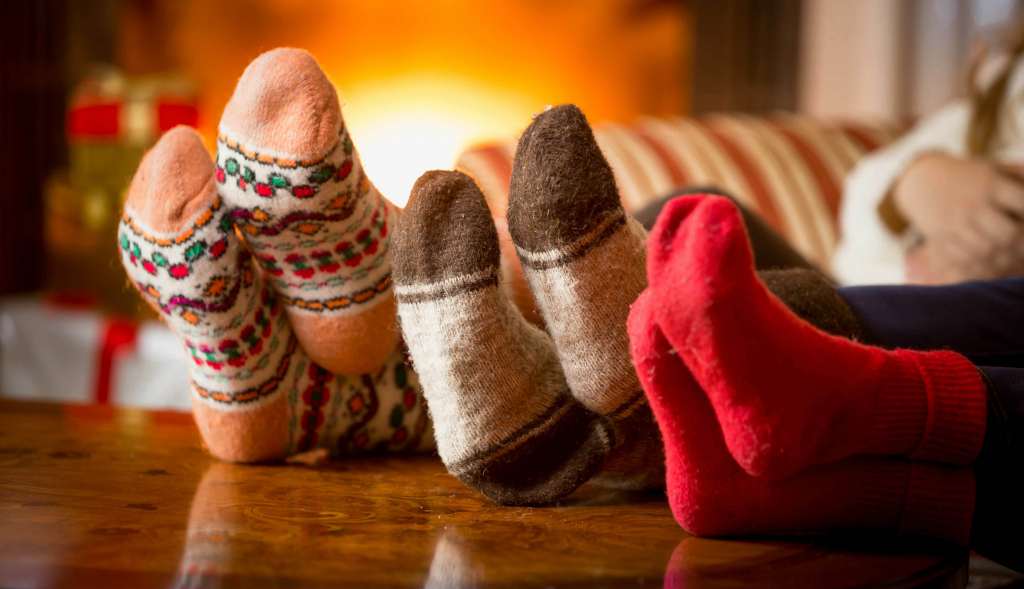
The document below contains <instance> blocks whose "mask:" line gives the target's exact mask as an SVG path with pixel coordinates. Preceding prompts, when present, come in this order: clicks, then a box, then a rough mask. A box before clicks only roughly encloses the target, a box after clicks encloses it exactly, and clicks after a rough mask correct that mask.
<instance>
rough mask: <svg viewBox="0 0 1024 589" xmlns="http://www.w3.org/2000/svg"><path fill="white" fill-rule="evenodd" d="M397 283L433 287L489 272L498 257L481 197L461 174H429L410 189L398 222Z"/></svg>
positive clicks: (436, 172) (477, 189) (489, 218)
mask: <svg viewBox="0 0 1024 589" xmlns="http://www.w3.org/2000/svg"><path fill="white" fill-rule="evenodd" d="M392 246H393V247H394V248H395V256H394V273H395V280H396V282H399V283H402V284H413V283H420V282H434V281H437V280H439V279H443V278H445V277H446V276H452V277H454V276H460V275H465V274H473V273H479V272H486V271H488V270H493V271H494V272H495V273H496V272H497V267H498V263H499V258H500V252H499V249H498V235H497V233H496V231H495V229H494V223H493V222H492V221H491V215H490V212H489V211H488V209H487V203H486V201H485V200H484V196H483V193H481V192H480V189H479V188H478V187H477V185H476V183H474V182H473V180H472V178H470V177H469V176H467V175H465V174H463V173H461V172H450V171H431V172H427V173H425V174H423V175H422V176H420V178H419V180H417V181H416V184H415V185H414V186H413V188H412V193H411V195H410V197H409V204H408V206H407V207H406V209H405V211H404V213H403V215H402V216H401V218H400V219H399V222H398V227H397V230H396V231H395V235H394V241H393V243H392Z"/></svg>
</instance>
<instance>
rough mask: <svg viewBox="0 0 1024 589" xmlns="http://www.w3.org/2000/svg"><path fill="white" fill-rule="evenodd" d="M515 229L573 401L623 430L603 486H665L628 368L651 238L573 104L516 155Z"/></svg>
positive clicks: (536, 129) (535, 127)
mask: <svg viewBox="0 0 1024 589" xmlns="http://www.w3.org/2000/svg"><path fill="white" fill-rule="evenodd" d="M508 226H509V232H510V233H511V236H512V240H513V242H514V243H515V247H516V251H517V253H518V255H519V260H520V262H521V263H522V267H523V271H524V273H525V275H526V279H527V282H528V283H529V286H530V290H531V292H532V293H533V296H534V298H535V300H536V301H537V306H538V307H539V308H540V310H541V314H542V316H543V318H544V322H545V325H546V326H547V329H548V332H549V333H550V334H551V337H552V339H553V340H554V343H555V348H556V349H557V352H558V359H559V362H560V363H561V365H562V370H563V371H564V372H565V377H566V381H567V382H568V384H569V389H570V390H571V391H572V394H573V396H574V397H575V398H576V399H577V400H578V401H579V402H580V403H581V404H582V405H584V406H585V407H587V408H588V409H590V410H591V411H594V412H596V413H598V414H600V415H604V416H606V417H608V418H609V419H610V420H611V422H612V423H614V424H615V426H616V440H617V443H618V447H617V448H616V450H615V452H613V454H612V455H611V456H610V457H609V462H608V464H607V465H606V468H605V471H606V474H607V475H609V476H608V477H602V478H603V479H606V480H605V481H604V482H607V483H610V484H615V485H617V486H627V487H648V486H655V485H657V486H660V485H661V482H662V479H663V476H662V475H663V457H662V454H661V444H660V442H659V440H658V438H657V430H656V427H655V425H654V423H653V421H652V419H651V416H650V410H649V409H648V407H647V406H646V401H645V399H644V395H643V391H642V390H641V389H640V384H639V383H638V382H637V378H636V374H635V373H634V372H633V369H632V366H631V365H630V362H629V341H628V338H627V336H626V317H627V316H628V314H629V305H630V303H632V302H633V300H634V299H635V298H636V296H637V295H638V294H640V291H642V290H643V289H644V287H645V286H646V283H647V281H646V276H645V275H644V254H645V249H644V240H645V238H646V232H645V231H644V229H643V228H642V227H641V226H640V224H639V223H637V222H636V221H635V220H634V219H633V218H632V217H630V216H629V215H627V214H626V213H625V211H624V210H623V208H622V205H621V204H620V199H619V192H618V189H617V188H616V186H615V179H614V177H613V175H612V170H611V168H610V167H609V165H608V162H607V161H606V160H605V159H604V156H603V155H602V154H601V150H600V148H599V147H598V145H597V143H596V141H595V140H594V135H593V133H592V132H591V129H590V126H589V125H588V123H587V120H586V118H585V117H584V116H583V113H582V112H580V110H579V109H578V108H576V107H575V106H572V105H565V106H558V107H555V108H552V109H549V110H547V111H545V112H544V113H541V114H540V115H538V116H537V117H536V118H535V119H534V121H533V123H532V124H531V125H530V126H529V127H528V128H527V129H526V131H525V132H524V133H523V135H522V137H521V138H520V140H519V146H518V148H517V149H516V155H515V162H514V164H513V170H512V182H511V187H510V191H509V209H508Z"/></svg>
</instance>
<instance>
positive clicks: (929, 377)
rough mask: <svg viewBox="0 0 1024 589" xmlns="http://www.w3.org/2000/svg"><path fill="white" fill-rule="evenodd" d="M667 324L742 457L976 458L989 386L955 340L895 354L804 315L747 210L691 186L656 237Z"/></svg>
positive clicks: (656, 274)
mask: <svg viewBox="0 0 1024 589" xmlns="http://www.w3.org/2000/svg"><path fill="white" fill-rule="evenodd" d="M647 264H648V277H649V280H650V284H651V287H650V288H651V289H652V290H653V291H654V292H655V293H656V296H657V297H658V298H659V300H661V301H662V302H663V304H662V305H661V306H660V307H659V308H658V309H657V313H658V322H659V325H660V326H661V328H662V330H664V333H665V335H666V337H667V338H668V339H669V341H670V342H672V344H673V346H674V347H675V349H677V350H678V351H679V353H680V354H681V355H682V357H683V359H684V360H685V362H686V364H687V366H689V367H690V370H691V371H692V373H693V375H694V377H695V378H696V379H697V381H698V382H699V383H700V386H701V388H702V389H703V390H704V391H705V393H706V394H707V395H708V397H709V399H710V401H711V404H712V405H713V406H714V408H715V413H716V414H717V416H718V420H719V423H721V426H722V430H723V431H724V434H725V440H726V444H727V445H728V447H729V449H730V451H731V452H732V455H733V456H734V457H735V458H736V461H737V462H738V463H739V464H740V466H742V467H743V468H744V470H746V471H747V472H749V473H751V474H754V475H765V476H771V477H784V476H787V475H789V474H792V473H794V472H798V471H801V470H803V469H805V468H806V467H808V466H810V465H812V464H824V463H829V462H834V461H836V460H840V459H842V458H845V457H847V456H852V455H856V454H878V455H902V456H906V457H909V458H913V459H916V460H928V461H935V462H944V463H947V464H969V463H971V462H972V461H973V460H974V458H975V457H976V456H977V454H978V451H979V450H980V448H981V444H982V440H983V437H984V430H985V412H986V406H985V386H984V383H983V381H982V378H981V376H980V375H979V374H978V372H977V370H976V369H975V368H974V366H972V365H971V363H970V362H969V361H968V360H967V359H966V358H964V357H963V356H960V355H959V354H956V353H953V352H947V351H938V352H915V351H909V350H897V351H888V350H883V349H880V348H872V347H868V346H864V345H861V344H858V343H856V342H851V341H850V340H847V339H844V338H841V337H836V336H832V335H828V334H826V333H824V332H822V331H819V330H818V329H816V328H815V327H813V326H812V325H810V324H809V323H807V322H805V321H803V320H801V319H799V318H798V317H797V316H796V315H794V314H793V313H792V312H791V311H789V309H787V308H786V307H785V306H784V305H783V304H782V303H781V302H780V301H779V300H778V299H777V298H776V297H775V296H773V295H772V294H771V293H770V292H769V291H768V290H767V289H766V288H765V286H764V284H763V283H762V282H761V281H760V280H759V279H758V278H757V275H756V274H755V272H754V269H753V261H752V255H751V251H750V244H749V241H748V240H747V237H746V233H745V232H744V229H743V224H742V221H741V219H740V216H739V213H738V212H737V210H736V207H735V206H734V205H733V204H732V203H730V202H729V201H728V200H726V199H723V198H721V197H713V196H707V197H703V196H699V195H698V196H687V197H684V198H680V199H677V200H675V201H673V202H671V203H669V205H668V206H667V207H666V208H665V210H664V211H663V212H662V214H661V216H660V217H659V219H658V223H657V225H655V228H654V230H653V231H652V233H651V236H650V239H649V241H648V260H647Z"/></svg>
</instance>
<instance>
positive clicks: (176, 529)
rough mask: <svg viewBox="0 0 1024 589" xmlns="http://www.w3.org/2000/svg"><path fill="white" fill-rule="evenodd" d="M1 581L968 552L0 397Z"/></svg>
mask: <svg viewBox="0 0 1024 589" xmlns="http://www.w3.org/2000/svg"><path fill="white" fill-rule="evenodd" d="M0 522H2V524H0V586H3V587H35V586H76V587H101V586H102V587H148V586H161V587H166V586H178V587H199V586H246V587H252V586H259V587H303V586H326V585H349V586H358V587H373V586H403V587H419V586H428V587H467V586H469V587H474V586H480V587H482V586H507V587H523V586H548V585H553V586H566V585H568V586H592V585H603V586H624V585H628V586H633V585H637V586H659V585H662V584H663V583H664V584H665V585H667V586H687V587H691V586H696V587H700V586H711V587H718V586H722V587H738V586H750V585H754V584H757V585H764V584H769V585H771V584H774V585H784V586H794V585H796V584H801V585H802V584H811V585H814V586H821V587H827V586H835V587H845V586H862V585H865V584H874V583H878V582H884V583H889V584H894V585H897V586H899V585H914V584H917V583H920V582H936V583H938V584H939V585H943V584H952V585H955V584H957V583H960V584H962V582H963V580H964V577H963V571H964V564H965V558H966V556H965V555H964V554H962V553H958V552H953V553H942V552H941V551H940V552H939V553H935V552H932V553H931V554H928V553H922V552H916V553H915V552H908V551H906V550H905V549H904V550H902V551H898V552H897V551H892V550H887V551H884V553H879V552H877V551H876V552H874V553H872V552H865V551H864V550H855V549H850V548H825V547H823V546H821V545H815V544H800V543H778V542H739V541H716V540H703V539H697V538H689V537H686V536H685V534H684V533H683V532H682V531H681V530H680V529H679V528H678V526H677V525H676V524H675V522H674V521H673V520H672V517H671V514H670V513H669V511H668V508H667V506H666V505H665V502H664V498H663V497H660V496H658V495H623V494H620V493H613V492H608V491H602V490H599V489H587V488H585V489H583V490H581V492H580V493H578V494H577V496H576V497H574V498H573V500H572V501H570V502H567V503H566V504H564V505H561V506H558V507H552V508H501V507H496V506H493V505H490V504H489V503H487V502H486V501H484V500H483V499H481V498H480V497H479V496H477V495H476V494H475V493H474V492H473V491H471V490H469V489H467V488H465V487H463V486H462V485H461V484H460V483H458V481H456V480H455V479H453V478H451V477H449V476H448V475H447V473H445V471H444V469H443V467H442V466H441V464H440V462H439V461H438V460H437V459H436V458H433V457H430V456H421V457H413V458H409V457H405V458H399V457H396V458H387V457H367V458H359V459H352V460H347V461H343V462H338V463H334V464H331V465H330V466H328V467H325V468H320V469H308V468H301V467H286V466H237V465H231V464H223V463H218V462H216V461H213V460H212V459H210V458H209V457H208V456H207V455H206V454H205V453H204V452H203V450H202V448H201V447H200V444H199V441H198V436H197V435H196V432H195V429H194V427H193V426H192V425H191V420H190V419H189V417H188V416H186V415H180V414H172V413H154V412H142V411H126V410H113V409H109V408H97V407H66V406H59V405H40V404H23V403H15V402H10V401H0Z"/></svg>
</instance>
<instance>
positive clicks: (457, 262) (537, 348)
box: [394, 106, 663, 504]
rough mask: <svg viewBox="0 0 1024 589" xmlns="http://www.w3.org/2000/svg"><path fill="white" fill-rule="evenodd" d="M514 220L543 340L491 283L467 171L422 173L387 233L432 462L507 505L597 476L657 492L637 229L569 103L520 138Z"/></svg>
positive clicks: (487, 237) (479, 207) (552, 496)
mask: <svg viewBox="0 0 1024 589" xmlns="http://www.w3.org/2000/svg"><path fill="white" fill-rule="evenodd" d="M508 224H509V231H510V233H511V235H512V239H513V241H514V243H515V246H516V251H517V253H518V255H519V259H520V261H521V263H522V266H523V269H524V273H525V275H526V279H527V281H528V283H529V286H530V289H531V291H532V292H533V295H534V298H535V300H536V302H537V305H538V307H539V308H540V311H541V314H542V316H543V318H544V321H545V324H546V326H547V333H545V332H544V331H542V330H540V329H538V328H537V327H534V326H533V325H531V324H530V323H529V322H527V321H526V320H525V319H524V318H523V316H522V314H521V313H520V312H519V310H518V309H516V308H515V306H514V305H513V304H512V302H511V301H510V300H509V299H508V298H507V296H506V295H505V294H504V293H503V291H502V290H501V289H500V288H499V275H500V272H499V262H500V254H499V248H498V240H497V239H498V238H497V234H496V232H495V228H494V225H493V223H492V220H491V218H490V215H489V213H488V210H487V206H486V203H485V201H484V198H483V195H482V194H481V193H480V190H479V189H478V188H477V186H476V185H475V184H474V183H473V181H472V180H471V179H470V178H469V177H467V176H465V175H463V174H461V173H458V172H429V173H427V174H426V175H424V176H423V177H421V178H420V180H419V181H418V182H417V184H416V186H415V187H414V188H413V192H412V196H411V198H410V202H409V206H408V208H407V209H406V210H405V211H404V214H403V217H402V219H401V221H400V222H399V226H398V229H397V232H396V236H395V241H394V249H395V285H396V286H395V291H396V295H397V299H398V312H399V316H400V320H401V325H402V331H403V333H404V335H405V340H406V344H407V345H408V347H409V352H410V355H411V356H412V359H413V362H414V364H415V366H416V369H417V370H418V372H419V375H420V382H421V383H422V386H423V388H424V395H425V396H426V398H427V402H428V404H429V406H430V410H431V415H432V416H433V419H434V427H435V431H436V433H437V442H438V450H439V452H440V454H441V458H442V460H443V461H444V462H445V464H446V466H447V467H448V469H449V470H450V471H451V472H452V473H453V474H454V475H455V476H457V477H458V478H460V479H461V480H463V481H464V482H466V483H467V484H469V485H470V486H473V487H475V488H477V489H479V490H481V491H482V492H483V493H484V494H485V495H487V496H488V497H490V498H491V499H493V500H494V501H497V502H499V503H506V504H540V503H549V502H551V501H554V500H557V499H559V498H561V497H563V496H565V495H567V494H568V493H570V492H571V491H573V490H574V489H575V488H576V487H578V486H579V485H580V484H582V483H583V482H585V481H587V480H589V479H590V478H592V477H594V476H595V475H598V474H599V473H602V472H603V473H604V475H606V476H604V477H603V478H605V479H606V480H607V482H609V483H610V484H615V485H619V486H627V487H634V488H641V487H646V486H660V485H661V477H662V462H663V457H662V453H661V448H660V442H659V440H658V438H657V431H656V429H655V427H654V424H653V422H652V419H651V417H650V410H649V408H648V407H647V404H646V401H645V398H644V396H643V392H642V390H641V389H640V386H639V383H638V382H637V379H636V375H635V373H634V372H633V369H632V367H631V366H630V364H629V348H628V340H627V337H626V332H625V323H626V317H627V315H628V312H629V305H630V303H631V302H632V301H633V299H634V298H635V297H636V295H637V294H638V293H639V292H640V291H641V290H642V289H643V288H644V286H645V278H644V267H643V258H644V246H643V244H644V238H645V232H644V230H643V229H642V228H640V226H639V225H638V224H637V223H636V221H634V220H633V219H632V218H630V217H628V216H627V215H626V214H625V212H624V211H623V209H622V206H621V204H620V201H619V195H618V191H617V189H616V187H615V181H614V178H613V177H612V172H611V170H610V168H609V167H608V164H607V162H606V161H605V160H604V158H603V156H602V155H601V152H600V150H599V148H598V147H597V144H596V142H595V140H594V136H593V134H592V132H591V130H590V127H589V126H588V124H587V121H586V119H585V117H584V116H583V114H582V113H581V112H580V111H579V110H578V109H577V108H576V107H574V106H561V107H557V108H553V109H550V110H548V111H546V112H544V113H542V114H541V115H539V116H537V117H536V119H535V120H534V121H533V123H532V124H531V125H530V126H529V128H527V129H526V131H525V132H524V134H523V135H522V137H521V138H520V141H519V146H518V148H517V151H516V156H515V163H514V166H513V177H512V185H511V191H510V197H509V211H508Z"/></svg>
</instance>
